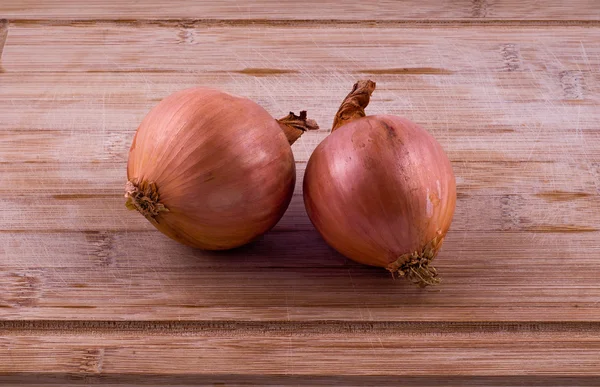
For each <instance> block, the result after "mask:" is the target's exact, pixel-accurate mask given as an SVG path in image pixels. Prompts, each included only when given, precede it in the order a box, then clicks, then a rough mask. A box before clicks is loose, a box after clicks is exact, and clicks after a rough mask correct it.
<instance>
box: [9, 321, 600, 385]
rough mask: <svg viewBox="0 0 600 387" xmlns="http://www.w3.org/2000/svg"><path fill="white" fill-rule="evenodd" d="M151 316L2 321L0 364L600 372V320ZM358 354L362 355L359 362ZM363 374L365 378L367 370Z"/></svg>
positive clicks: (231, 370) (167, 369)
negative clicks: (15, 325)
mask: <svg viewBox="0 0 600 387" xmlns="http://www.w3.org/2000/svg"><path fill="white" fill-rule="evenodd" d="M47 325H49V324H47ZM113 325H116V326H119V325H120V324H113ZM149 325H150V328H149V329H144V330H138V331H133V332H123V331H119V333H115V332H114V331H113V329H102V327H101V328H100V329H98V328H96V329H97V331H94V328H93V327H94V326H93V325H92V328H83V329H81V328H79V329H78V328H77V326H75V329H73V327H69V326H65V327H64V328H63V329H60V330H59V329H55V330H53V331H52V330H42V331H41V332H37V334H36V332H35V331H34V332H28V331H27V330H25V331H23V332H20V331H18V330H17V331H10V330H9V331H6V330H5V331H4V332H3V334H4V337H3V339H2V343H3V345H4V346H5V347H6V348H7V350H6V351H1V352H0V373H4V374H6V373H8V374H9V375H11V374H13V375H14V374H17V375H18V374H19V373H20V374H24V373H31V372H35V373H42V374H44V373H45V374H46V375H47V374H49V373H54V374H55V375H56V374H59V375H61V374H62V375H64V376H71V380H72V381H75V382H77V381H78V379H79V381H81V379H83V378H86V377H88V376H89V377H95V378H98V379H99V378H101V377H102V376H106V377H108V378H111V377H112V378H113V380H114V379H116V378H118V377H119V375H125V376H127V375H129V376H133V375H136V374H137V375H140V371H141V370H143V373H144V374H149V375H152V376H154V375H155V376H163V377H169V376H171V377H177V376H183V377H185V376H188V377H191V376H200V377H202V376H205V377H213V378H215V377H218V376H222V377H229V378H231V377H237V378H239V379H241V380H243V379H244V378H245V377H252V375H263V376H270V377H272V378H273V377H277V376H279V377H283V376H288V377H290V376H292V377H293V376H305V377H321V378H323V379H321V380H324V381H327V380H328V379H327V378H330V379H329V380H330V381H335V377H336V376H338V375H344V377H349V379H348V381H350V382H352V380H353V379H352V378H351V377H352V376H355V377H356V376H368V377H371V378H373V377H375V376H381V377H386V376H387V377H394V378H396V382H397V381H398V380H402V378H403V377H405V376H406V377H416V376H422V377H426V376H429V377H431V375H432V374H433V375H435V376H437V377H440V376H446V375H447V376H450V379H449V380H450V381H452V376H463V377H464V376H480V377H496V378H497V379H496V381H499V379H498V378H499V377H501V376H512V377H515V376H522V377H526V376H527V375H535V376H536V377H544V376H545V377H546V380H549V378H548V377H550V376H554V377H565V376H567V377H568V376H577V377H584V376H588V377H592V376H593V377H598V374H599V373H600V368H599V365H598V362H597V359H598V353H599V351H600V339H599V336H598V330H597V329H598V328H597V325H583V326H579V325H566V328H571V329H572V330H567V329H565V327H560V326H558V327H556V326H555V325H550V327H548V326H545V325H543V324H542V325H536V324H512V325H509V326H504V325H502V324H498V325H497V326H489V325H481V324H479V325H478V324H471V325H470V326H467V327H466V329H465V327H463V326H461V325H458V326H456V327H453V326H452V324H424V325H423V326H420V325H419V324H385V323H382V324H377V323H375V324H373V326H370V324H367V325H365V324H363V325H348V324H337V323H335V322H332V323H329V324H319V325H314V324H312V325H311V324H261V325H258V326H257V325H256V324H245V325H244V324H240V325H237V326H236V325H232V326H227V325H226V324H225V326H224V327H219V324H218V323H215V324H213V328H202V327H200V329H194V327H191V328H188V330H182V331H180V333H179V334H174V335H170V334H168V332H161V331H160V324H156V325H158V328H159V329H156V325H155V328H152V325H151V324H149ZM171 325H176V323H175V324H171ZM69 328H71V329H72V330H73V331H71V329H69ZM142 328H143V326H142ZM39 333H44V335H39ZM32 348H35V349H36V350H35V351H32V350H31V349H32ZM356 359H361V361H360V365H357V363H356ZM234 365H235V366H234ZM232 366H234V367H232ZM140 376H141V375H140ZM80 378H81V379H80ZM98 379H96V380H98ZM100 380H102V379H100ZM109 380H110V379H109ZM163 380H164V379H163ZM280 380H282V381H285V379H280ZM341 380H344V379H343V378H342V379H341ZM354 380H355V381H360V380H361V379H360V378H358V379H354ZM373 380H376V379H373ZM384 380H387V382H388V383H389V382H390V381H391V379H384ZM409 380H410V379H409ZM492 380H493V379H492ZM500 380H501V379H500ZM523 380H528V379H523ZM362 381H363V382H367V384H369V383H368V381H369V379H368V378H364V379H362ZM413 381H414V380H413ZM421 381H426V379H424V378H423V379H421ZM388 383H386V384H388ZM396 385H397V384H396ZM551 385H555V384H554V383H552V384H551Z"/></svg>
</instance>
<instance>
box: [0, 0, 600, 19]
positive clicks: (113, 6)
mask: <svg viewBox="0 0 600 387" xmlns="http://www.w3.org/2000/svg"><path fill="white" fill-rule="evenodd" d="M0 14H2V15H3V16H4V17H7V18H10V19H25V20H27V19H47V18H51V19H77V20H95V19H172V18H175V19H181V18H183V19H218V20H221V19H225V20H244V19H258V20H307V19H316V20H330V19H336V20H448V19H450V20H452V19H467V20H473V19H485V20H487V19H492V20H519V21H521V20H571V19H576V20H598V19H600V10H599V8H598V5H597V4H596V3H595V2H594V1H593V0H592V1H591V0H575V1H572V2H570V3H569V4H568V5H567V4H565V3H564V2H562V1H560V0H548V1H545V2H544V5H543V6H539V4H537V3H536V2H535V1H514V0H497V1H487V0H484V1H481V0H458V1H452V2H445V3H442V4H440V3H438V2H435V1H418V0H410V1H402V2H397V1H391V0H380V1H377V2H376V3H370V2H364V1H363V2H360V1H354V0H353V1H346V2H344V3H339V2H335V1H331V0H329V1H315V0H309V1H305V2H302V3H296V2H286V3H285V4H282V3H281V2H280V1H274V0H261V1H253V2H250V3H240V2H237V1H219V2H214V1H206V0H205V1H196V2H193V3H192V4H190V3H189V2H185V1H183V0H175V1H170V2H169V3H168V4H166V3H165V2H159V1H158V0H150V1H144V2H143V3H136V2H123V1H117V0H109V1H99V0H92V1H87V2H86V3H85V5H82V4H81V3H79V2H77V1H74V0H69V1H64V0H50V1H48V0H46V1H43V2H40V1H36V0H5V1H3V3H2V5H0Z"/></svg>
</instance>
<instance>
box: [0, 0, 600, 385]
mask: <svg viewBox="0 0 600 387" xmlns="http://www.w3.org/2000/svg"><path fill="white" fill-rule="evenodd" d="M165 4H167V3H166V2H160V3H159V2H154V1H150V2H124V1H119V2H117V1H103V2H86V3H85V6H83V5H82V3H79V2H75V1H44V2H42V1H33V0H25V1H12V0H7V1H3V2H2V3H1V4H0V19H2V18H7V19H9V24H8V35H6V34H3V28H2V27H3V26H5V25H6V24H5V23H4V24H3V23H2V22H1V21H0V47H1V46H2V43H3V40H4V39H3V37H4V38H6V43H5V47H4V51H3V54H2V57H1V62H0V117H1V119H0V383H9V384H16V383H21V384H22V383H27V384H29V385H44V384H47V383H59V384H72V385H85V384H86V383H103V384H107V385H108V384H110V383H113V384H120V385H124V384H132V385H133V384H144V385H151V384H152V383H154V384H156V385H171V384H178V385H195V384H218V383H225V384H226V385H241V384H243V383H248V384H258V385H313V384H314V385H334V384H336V385H344V386H351V385H399V384H402V385H407V386H434V385H435V386H438V385H456V386H465V385H496V386H505V385H506V386H507V385H516V384H518V385H523V384H525V385H540V386H542V385H543V386H559V385H561V386H564V385H581V386H591V385H597V383H598V380H600V379H599V378H600V361H599V360H598V359H600V281H599V280H598V278H600V93H599V92H598V90H599V88H600V46H599V45H598V42H599V41H600V24H598V23H599V22H598V21H599V20H600V4H599V3H597V2H595V1H591V0H579V1H574V2H571V3H569V4H568V5H566V3H564V2H561V1H547V2H544V4H541V3H540V2H536V1H519V2H517V1H489V0H484V1H455V2H452V1H449V2H445V3H440V2H436V1H418V2H417V1H406V2H394V1H379V2H362V3H359V2H346V3H343V2H341V3H340V2H328V3H321V2H314V3H311V2H308V3H307V2H300V3H298V2H283V3H282V2H280V1H279V2H272V1H266V0H265V1H259V2H252V3H247V4H246V3H243V2H193V4H190V2H187V1H186V2H183V1H176V2H172V3H169V6H166V5H165ZM362 77H369V78H371V79H373V80H375V81H376V82H377V90H376V91H375V93H374V95H373V98H372V100H371V105H370V106H369V107H368V109H367V111H368V113H370V114H378V113H389V114H397V115H403V116H406V117H408V118H410V119H411V120H413V121H415V122H417V123H419V124H421V125H422V126H424V127H425V128H427V129H428V130H429V131H430V132H431V133H432V134H433V135H434V136H435V137H436V138H437V139H438V141H439V142H440V143H441V144H442V146H443V147H444V149H445V150H446V151H447V152H448V155H449V157H450V159H451V161H452V164H453V167H454V171H455V174H456V177H457V186H458V204H457V211H456V215H455V218H454V223H453V225H452V228H451V231H450V233H449V234H448V238H447V241H446V242H445V244H444V247H443V249H442V252H441V254H440V255H439V256H438V258H436V267H437V268H438V270H439V272H440V273H441V276H442V280H443V282H442V284H441V285H440V286H439V287H438V288H437V289H427V290H420V289H415V288H413V287H412V286H410V285H409V284H406V283H404V282H401V281H394V280H392V279H391V278H390V276H389V274H388V273H386V272H385V271H383V270H380V269H376V268H370V267H365V266H361V265H359V264H356V263H353V262H351V261H349V260H347V259H345V258H344V257H342V256H341V255H339V254H338V253H336V252H335V251H333V250H332V249H331V248H329V247H328V246H327V245H326V244H325V243H324V242H323V241H322V240H321V239H320V237H319V236H318V234H317V233H316V232H315V231H314V228H313V227H312V225H311V223H310V221H309V220H308V218H307V216H306V213H305V210H304V207H303V203H302V192H301V184H300V183H298V184H297V187H296V193H295V195H294V198H293V200H292V204H291V205H290V208H289V209H288V211H287V213H286V215H285V216H284V218H283V219H282V220H281V222H280V223H279V224H278V225H277V226H276V227H275V228H274V230H273V231H272V232H270V233H268V234H267V235H265V236H264V237H263V238H261V239H260V240H258V241H256V242H254V243H252V244H251V245H249V246H246V247H244V248H241V249H237V250H234V251H230V252H221V253H208V252H202V251H198V250H193V249H190V248H187V247H184V246H181V245H178V244H177V243H176V242H173V241H171V240H170V239H168V238H167V237H165V236H163V235H162V234H160V233H159V232H158V231H156V230H155V229H154V228H153V227H152V226H151V225H150V224H149V223H148V222H147V221H146V220H145V219H144V218H143V217H141V216H139V215H137V214H135V213H132V212H129V211H127V210H126V209H125V206H124V199H123V186H124V181H125V173H126V172H125V165H126V161H127V153H128V149H129V146H130V144H131V140H132V138H133V134H134V132H135V129H136V127H137V125H138V124H139V122H140V121H141V120H142V118H143V117H144V115H145V114H146V113H147V111H148V110H149V109H150V108H151V107H152V106H153V105H154V104H156V103H157V102H158V101H160V100H161V99H162V98H163V97H165V96H167V95H168V94H169V93H171V92H173V91H176V90H179V89H182V88H185V87H190V86H195V85H206V86H212V87H218V88H221V89H223V90H226V91H229V92H232V93H236V94H240V95H244V96H247V97H249V98H251V99H253V100H255V101H256V102H258V103H259V104H261V105H262V106H263V107H265V109H267V110H268V111H269V112H270V113H271V114H273V115H274V116H276V117H278V116H283V115H285V114H287V112H288V111H290V110H293V111H298V110H301V109H306V110H308V112H309V116H311V117H312V118H314V119H316V120H317V121H318V122H319V123H320V125H321V127H322V128H323V129H322V130H320V131H318V132H316V133H307V134H305V135H304V136H303V137H302V138H301V139H300V141H299V142H298V143H297V144H295V145H294V146H293V150H294V155H295V158H296V161H297V170H298V182H301V181H302V176H303V174H304V169H305V166H306V162H307V160H308V157H309V156H310V154H311V152H312V150H313V149H314V148H315V147H316V146H317V144H318V143H319V142H320V141H322V140H323V139H324V138H325V137H326V136H327V134H328V128H330V127H331V122H332V120H333V116H334V114H335V111H336V109H337V107H338V106H339V103H340V101H341V99H342V98H343V97H344V96H345V95H346V94H347V92H348V90H349V88H350V87H351V85H352V84H353V82H354V81H355V80H356V79H358V78H362Z"/></svg>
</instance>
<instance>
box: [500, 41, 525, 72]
mask: <svg viewBox="0 0 600 387" xmlns="http://www.w3.org/2000/svg"><path fill="white" fill-rule="evenodd" d="M501 53H502V60H503V62H504V67H503V70H504V71H518V70H520V69H521V64H522V63H521V62H522V61H521V52H520V51H519V47H517V45H515V44H512V43H508V44H504V45H502V48H501Z"/></svg>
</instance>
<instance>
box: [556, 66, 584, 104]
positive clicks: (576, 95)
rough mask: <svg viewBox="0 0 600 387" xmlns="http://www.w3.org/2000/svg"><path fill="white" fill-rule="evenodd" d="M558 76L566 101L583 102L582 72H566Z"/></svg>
mask: <svg viewBox="0 0 600 387" xmlns="http://www.w3.org/2000/svg"><path fill="white" fill-rule="evenodd" d="M558 75H559V77H560V85H561V87H562V89H563V92H564V95H565V99H570V100H581V99H583V98H584V97H583V73H582V72H581V71H573V70H565V71H561V72H560V73H559V74H558Z"/></svg>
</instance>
